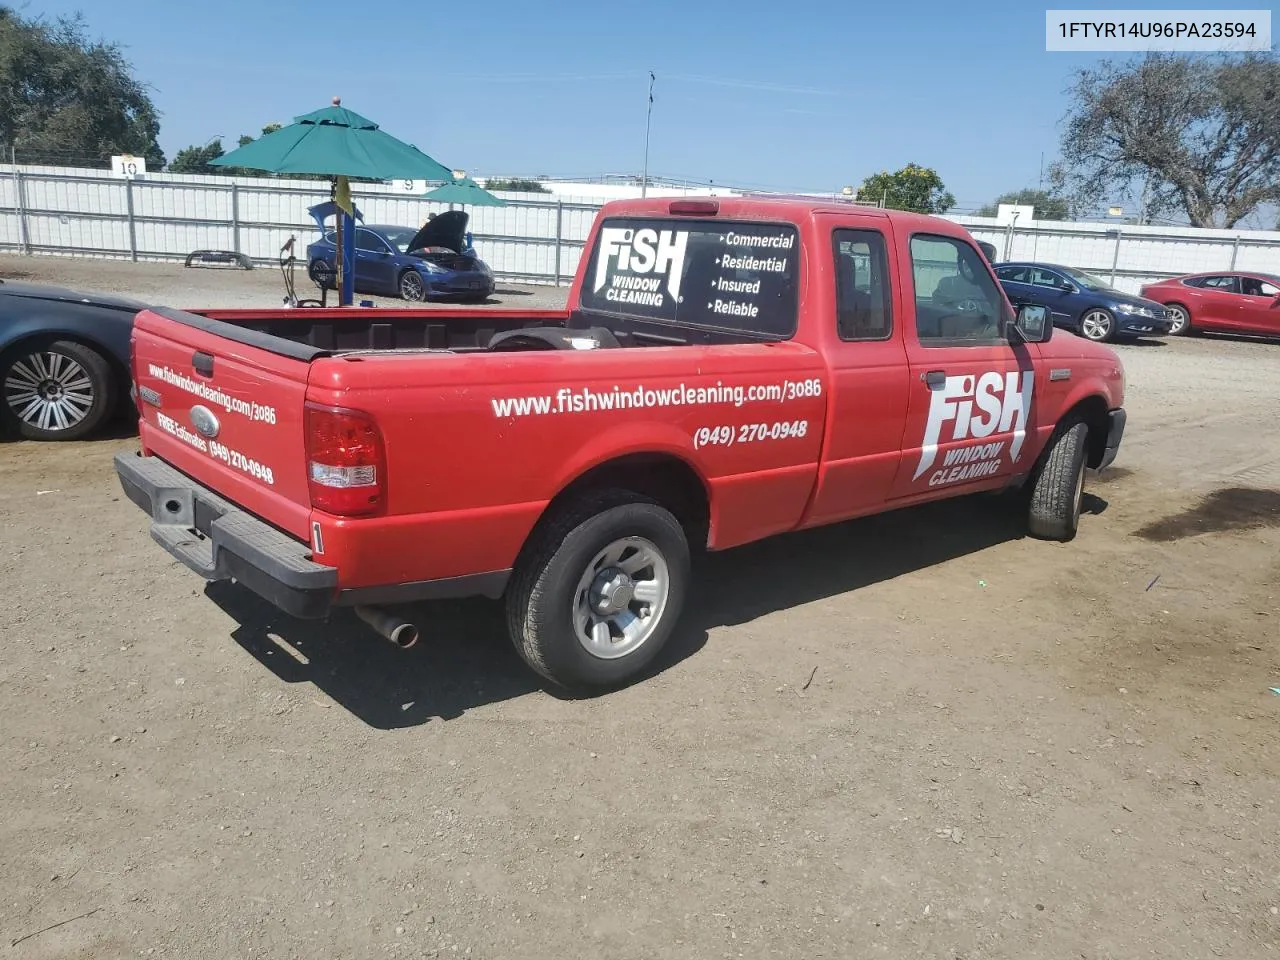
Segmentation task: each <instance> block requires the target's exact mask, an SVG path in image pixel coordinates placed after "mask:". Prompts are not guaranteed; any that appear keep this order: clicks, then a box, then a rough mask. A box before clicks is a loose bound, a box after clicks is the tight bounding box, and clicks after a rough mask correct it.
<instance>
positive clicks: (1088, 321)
mask: <svg viewBox="0 0 1280 960" xmlns="http://www.w3.org/2000/svg"><path fill="white" fill-rule="evenodd" d="M1115 332H1116V318H1115V317H1114V316H1112V314H1111V311H1110V310H1104V309H1102V307H1091V308H1090V309H1088V310H1086V311H1085V313H1084V316H1082V317H1081V318H1080V335H1081V336H1082V337H1084V338H1085V339H1086V340H1092V341H1093V342H1094V343H1105V342H1107V341H1108V340H1110V339H1112V338H1113V337H1114V336H1115Z"/></svg>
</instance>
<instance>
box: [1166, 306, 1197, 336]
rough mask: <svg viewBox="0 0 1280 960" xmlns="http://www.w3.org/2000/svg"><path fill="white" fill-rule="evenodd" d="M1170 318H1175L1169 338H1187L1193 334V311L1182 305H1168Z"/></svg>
mask: <svg viewBox="0 0 1280 960" xmlns="http://www.w3.org/2000/svg"><path fill="white" fill-rule="evenodd" d="M1166 308H1167V309H1168V311H1169V316H1170V317H1172V318H1173V326H1172V327H1170V328H1169V336H1171V337H1185V336H1186V335H1187V334H1189V333H1190V332H1191V311H1190V310H1188V309H1187V308H1186V307H1184V306H1183V305H1182V304H1180V303H1170V304H1167V305H1166Z"/></svg>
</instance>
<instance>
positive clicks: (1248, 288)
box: [1240, 277, 1280, 297]
mask: <svg viewBox="0 0 1280 960" xmlns="http://www.w3.org/2000/svg"><path fill="white" fill-rule="evenodd" d="M1240 287H1241V289H1242V290H1243V291H1244V295H1245V296H1246V297H1275V296H1280V287H1277V286H1276V285H1275V284H1274V283H1269V282H1268V281H1266V280H1262V279H1259V278H1258V277H1241V278H1240Z"/></svg>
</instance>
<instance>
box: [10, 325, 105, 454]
mask: <svg viewBox="0 0 1280 960" xmlns="http://www.w3.org/2000/svg"><path fill="white" fill-rule="evenodd" d="M118 395H119V385H118V384H117V383H116V377H115V374H114V373H113V372H112V370H111V365H110V364H109V363H108V362H107V360H106V359H105V358H104V357H103V356H102V354H100V353H98V352H97V351H96V350H94V349H93V348H92V347H86V346H85V345H84V344H81V343H76V342H75V341H73V340H53V341H48V340H44V341H28V342H26V343H24V344H21V345H19V346H17V347H15V348H13V349H12V350H10V351H8V352H7V353H5V355H4V356H3V357H2V358H0V420H3V424H4V427H5V430H6V432H8V433H16V434H17V435H18V436H20V437H23V438H25V439H27V440H82V439H84V438H85V437H87V436H89V435H90V434H92V433H93V432H94V431H95V430H97V429H98V427H99V426H101V424H102V422H103V420H105V419H106V418H107V417H108V416H110V415H111V413H112V412H113V411H115V410H116V398H117V396H118Z"/></svg>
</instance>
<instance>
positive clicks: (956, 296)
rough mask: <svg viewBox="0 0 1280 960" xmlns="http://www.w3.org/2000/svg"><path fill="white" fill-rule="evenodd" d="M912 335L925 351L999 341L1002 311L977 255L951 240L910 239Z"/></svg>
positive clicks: (927, 236)
mask: <svg viewBox="0 0 1280 960" xmlns="http://www.w3.org/2000/svg"><path fill="white" fill-rule="evenodd" d="M911 278H912V282H913V283H914V285H915V303H916V334H917V335H918V336H919V338H920V342H921V344H923V345H924V346H926V347H928V346H958V345H964V344H966V343H972V344H974V345H977V344H989V343H991V342H992V341H993V340H999V339H1000V337H1001V334H1002V332H1003V323H1002V321H1003V320H1004V319H1005V318H1006V316H1007V313H1006V310H1007V308H1006V307H1005V300H1004V297H1003V296H1002V295H1001V293H1000V290H999V289H998V288H997V287H996V284H995V281H994V280H992V279H991V274H989V273H988V272H987V270H986V265H985V264H984V262H983V260H982V258H981V257H980V256H979V254H978V251H977V250H975V249H973V247H971V246H970V245H969V244H967V243H965V242H964V241H962V240H957V239H955V238H954V237H942V236H934V235H930V234H916V235H915V236H913V237H912V238H911Z"/></svg>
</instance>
